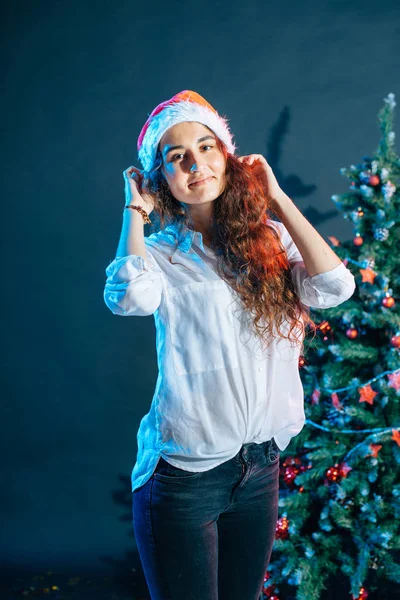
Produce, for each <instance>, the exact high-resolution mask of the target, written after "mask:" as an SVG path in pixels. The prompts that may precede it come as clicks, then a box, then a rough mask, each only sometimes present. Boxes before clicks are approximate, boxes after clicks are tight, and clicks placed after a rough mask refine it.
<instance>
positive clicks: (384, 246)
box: [263, 94, 400, 600]
mask: <svg viewBox="0 0 400 600" xmlns="http://www.w3.org/2000/svg"><path fill="white" fill-rule="evenodd" d="M395 106H396V103H395V98H394V94H389V95H388V96H387V97H386V98H384V105H383V107H382V108H381V110H380V111H379V113H378V122H379V124H380V128H381V131H382V137H381V141H380V144H379V146H378V149H377V151H376V152H375V154H374V155H373V156H372V157H368V156H365V157H363V160H362V163H360V164H357V165H351V166H350V168H343V169H341V170H340V172H341V174H342V175H343V176H345V177H346V178H347V179H348V180H349V182H350V186H349V191H348V192H347V193H344V194H340V195H334V196H332V200H333V202H334V203H335V205H336V206H337V208H338V209H340V210H341V211H343V216H344V218H345V219H349V220H350V221H351V222H352V223H353V226H354V239H352V240H350V241H348V242H343V243H340V242H339V240H337V239H336V238H335V237H330V238H328V239H329V241H330V244H331V245H332V247H333V248H334V250H335V252H336V253H337V255H338V256H339V257H340V258H341V259H342V260H343V262H344V263H345V264H346V265H347V266H348V268H349V269H350V270H351V271H352V273H353V274H354V276H355V279H356V290H355V292H354V295H353V296H352V297H351V298H350V299H349V300H348V301H346V302H344V303H342V304H341V305H339V306H337V307H335V308H330V309H325V310H323V311H322V310H320V311H319V310H314V309H312V310H311V316H312V317H313V319H314V321H315V323H316V325H317V333H316V336H315V337H314V338H310V340H308V339H307V340H306V343H305V346H304V352H303V357H301V359H300V363H299V368H300V374H301V378H302V381H303V386H304V394H305V413H306V424H305V426H304V428H303V430H302V431H301V433H300V434H299V435H298V436H296V437H295V438H293V439H292V441H291V444H290V448H288V450H287V451H286V452H282V453H281V465H280V468H281V472H280V503H279V506H280V509H279V512H280V515H279V520H278V523H277V529H276V540H275V544H274V549H273V553H272V557H271V562H270V564H269V567H268V571H267V573H266V575H265V582H264V588H263V598H269V599H271V600H286V599H287V598H288V597H291V598H296V600H317V599H319V598H323V597H324V593H326V592H324V590H327V591H329V590H328V587H329V589H332V582H335V581H338V580H342V581H344V582H345V583H346V585H347V591H346V592H345V593H344V595H340V596H339V595H333V596H330V597H332V598H340V599H341V598H342V597H343V598H349V599H350V598H353V599H360V600H361V599H364V598H367V597H369V600H371V599H372V598H379V600H386V599H387V598H394V597H395V595H396V593H397V594H398V595H397V597H400V592H399V583H400V553H399V549H400V535H399V522H400V521H399V518H400V478H399V465H400V411H399V402H398V401H399V396H400V310H399V308H400V268H399V267H400V188H399V184H398V178H399V174H400V160H399V157H398V156H397V154H396V152H395V149H394V140H395V134H394V131H393V123H394V109H395ZM328 582H329V584H328ZM284 588H285V589H286V590H288V591H287V593H286V592H284Z"/></svg>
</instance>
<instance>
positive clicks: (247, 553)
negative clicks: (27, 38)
mask: <svg viewBox="0 0 400 600" xmlns="http://www.w3.org/2000/svg"><path fill="white" fill-rule="evenodd" d="M279 456H280V453H279V448H278V446H277V445H276V442H275V440H274V439H273V438H272V440H269V441H267V442H263V443H262V444H255V443H250V444H244V445H243V446H242V447H241V449H240V451H239V452H238V453H237V454H236V456H234V457H233V458H231V459H230V460H228V461H226V462H224V463H222V464H221V465H218V466H217V467H214V468H213V469H210V470H209V471H204V472H202V473H193V472H189V471H184V470H182V469H178V468H177V467H173V466H172V465H170V464H169V463H167V462H166V461H165V460H164V459H160V461H159V463H158V465H157V467H156V470H155V472H154V473H153V475H152V476H151V477H150V479H149V480H148V481H147V482H146V483H145V484H144V485H142V486H141V487H140V488H137V489H136V490H135V491H134V492H133V527H134V533H135V539H136V543H137V547H138V551H139V556H140V560H141V563H142V566H143V571H144V574H145V577H146V582H147V585H148V588H149V591H150V595H151V599H152V600H258V598H259V597H260V594H261V589H262V585H263V581H264V574H265V571H266V569H267V566H268V563H269V560H270V556H271V552H272V547H273V544H274V540H275V528H276V522H277V519H278V496H279Z"/></svg>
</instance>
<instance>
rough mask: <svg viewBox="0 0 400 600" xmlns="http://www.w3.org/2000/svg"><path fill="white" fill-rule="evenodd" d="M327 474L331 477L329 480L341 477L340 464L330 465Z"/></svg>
mask: <svg viewBox="0 0 400 600" xmlns="http://www.w3.org/2000/svg"><path fill="white" fill-rule="evenodd" d="M326 476H327V478H328V479H329V481H337V480H338V479H339V478H340V471H339V468H338V465H335V466H334V467H329V469H328V470H327V472H326Z"/></svg>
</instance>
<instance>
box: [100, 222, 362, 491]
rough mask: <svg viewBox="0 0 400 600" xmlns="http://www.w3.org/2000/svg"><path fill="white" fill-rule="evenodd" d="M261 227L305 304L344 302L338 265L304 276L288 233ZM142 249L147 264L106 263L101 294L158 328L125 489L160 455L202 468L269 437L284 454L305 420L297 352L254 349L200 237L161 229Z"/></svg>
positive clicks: (349, 284)
mask: <svg viewBox="0 0 400 600" xmlns="http://www.w3.org/2000/svg"><path fill="white" fill-rule="evenodd" d="M269 223H270V224H272V225H273V226H274V227H276V228H277V230H278V232H279V233H280V236H281V240H282V243H283V245H284V246H285V249H286V252H287V255H288V259H289V262H290V265H291V268H292V276H293V281H294V284H295V289H296V291H297V294H298V295H299V297H300V299H301V301H302V303H303V304H305V305H306V306H310V307H316V308H320V309H321V308H328V307H332V306H337V305H338V304H340V303H342V302H344V301H345V300H347V299H348V298H350V296H351V295H352V294H353V292H354V289H355V282H354V277H353V275H352V273H351V272H350V271H349V270H348V269H347V268H346V266H345V265H344V264H343V263H341V264H339V265H338V266H337V267H335V268H334V269H332V270H331V271H328V272H326V273H319V274H317V275H314V276H312V277H310V276H309V275H308V273H307V270H306V268H305V265H304V262H303V259H302V257H301V255H300V252H299V250H298V248H297V247H296V245H295V244H294V242H293V240H292V238H291V236H290V235H289V232H288V230H287V229H286V228H285V227H284V225H283V224H282V223H279V222H277V221H271V220H270V221H269ZM145 248H146V256H147V261H145V260H144V258H143V257H141V256H138V255H130V256H122V257H116V258H115V259H114V260H113V261H112V262H111V263H110V264H109V265H108V267H107V268H106V275H107V281H106V284H105V290H104V301H105V303H106V305H107V306H108V308H109V309H110V310H111V311H112V312H113V313H114V314H116V315H122V316H127V317H128V316H137V317H143V316H147V315H153V316H154V319H155V326H156V346H157V362H158V370H159V371H158V378H157V382H156V387H155V391H154V395H153V399H152V403H151V407H150V410H149V412H148V413H147V414H146V415H145V416H144V417H143V418H142V420H141V423H140V426H139V430H138V433H137V444H138V452H137V458H136V463H135V465H134V467H133V471H132V491H134V490H135V489H137V488H138V487H140V486H141V485H143V484H144V483H146V481H147V480H148V479H149V478H150V476H151V475H152V473H153V472H154V470H155V468H156V466H157V463H158V461H159V459H160V456H162V457H163V458H164V460H167V462H169V463H170V464H172V465H174V466H176V467H179V468H181V469H185V470H188V471H207V470H208V469H212V468H213V467H216V466H218V465H219V464H221V463H223V462H225V461H227V460H229V459H231V458H232V457H233V456H235V454H236V453H237V452H238V451H239V450H240V448H241V446H242V444H245V443H249V442H255V443H262V442H264V441H266V440H270V439H271V438H272V437H274V439H275V441H276V443H277V445H278V446H279V448H280V449H281V450H284V449H285V448H286V447H287V446H288V444H289V442H290V439H291V438H292V437H293V436H295V435H297V434H298V433H299V432H300V431H301V429H302V428H303V426H304V422H305V414H304V392H303V387H302V383H301V379H300V375H299V368H298V359H299V356H300V352H301V346H299V345H298V344H297V345H294V344H293V343H290V342H288V340H284V339H282V338H276V339H275V340H273V341H272V343H271V345H270V346H269V348H267V349H265V347H261V345H260V342H259V340H258V338H257V337H256V336H255V334H254V333H252V331H251V320H249V319H248V316H249V315H248V314H246V313H245V312H244V311H243V310H241V309H240V303H239V304H237V301H238V300H237V299H238V296H237V294H236V293H235V292H234V290H233V289H232V288H231V287H230V286H229V285H228V284H227V283H226V282H225V281H224V280H223V279H221V278H220V277H219V275H217V273H216V271H215V269H214V265H215V261H216V256H215V253H214V252H213V251H212V250H211V249H210V248H208V247H207V246H204V244H203V240H202V235H201V233H199V232H196V231H192V230H190V229H188V228H187V227H184V228H183V229H182V230H178V229H177V228H176V227H175V226H173V225H169V226H167V227H166V228H165V229H164V230H161V231H158V232H156V233H153V234H151V235H150V236H148V237H145ZM246 322H247V323H248V324H250V326H249V328H246V327H243V326H244V325H245V324H246ZM286 331H289V324H288V323H287V328H286Z"/></svg>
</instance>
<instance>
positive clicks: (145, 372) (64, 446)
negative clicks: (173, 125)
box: [0, 0, 400, 574]
mask: <svg viewBox="0 0 400 600" xmlns="http://www.w3.org/2000/svg"><path fill="white" fill-rule="evenodd" d="M2 12H3V19H2V23H3V25H2V38H3V45H4V48H3V53H2V55H3V63H4V64H3V92H2V98H1V102H2V105H3V109H2V130H3V133H2V139H3V142H4V146H3V148H4V151H3V158H2V163H3V164H2V173H3V176H2V183H3V184H4V192H3V218H2V224H3V234H2V240H3V269H2V279H3V293H2V300H3V310H2V315H3V331H4V333H5V335H4V336H3V338H4V339H5V342H6V343H5V344H4V350H5V352H4V358H3V361H2V363H3V377H2V380H3V385H2V403H1V405H2V418H1V423H2V432H1V444H2V448H1V449H2V456H3V469H2V480H1V483H2V493H1V500H0V502H1V519H2V523H1V531H2V535H1V538H2V543H1V548H0V558H1V561H2V563H3V565H5V567H6V569H7V568H9V569H12V568H16V569H19V568H20V569H23V568H28V567H29V568H33V569H35V568H48V569H51V568H53V569H56V568H62V569H65V570H68V569H72V568H74V569H75V568H76V569H78V568H81V569H86V570H90V569H91V570H96V569H98V570H99V572H101V573H103V574H107V573H111V572H113V571H114V570H115V569H118V568H122V569H125V568H126V569H129V568H130V567H131V566H132V564H133V562H132V561H133V558H132V557H133V556H134V554H132V553H134V551H135V542H134V538H133V532H132V526H131V493H130V482H129V479H130V473H131V469H132V467H133V464H134V462H135V459H136V449H137V447H136V433H137V428H138V425H139V421H140V419H141V417H142V416H143V415H144V414H145V413H146V412H147V411H148V409H149V406H150V402H151V398H152V395H153V390H154V385H155V381H156V377H157V365H156V353H155V331H154V323H153V318H152V317H149V318H136V319H132V318H131V319H130V318H122V317H117V316H114V315H113V314H112V313H111V312H110V311H109V310H108V308H107V307H106V306H105V304H104V302H103V288H104V283H105V272H104V271H105V268H106V266H107V265H108V263H109V262H110V261H111V260H112V259H113V258H114V256H115V251H116V248H117V243H118V239H119V234H120V230H121V224H122V210H123V206H124V182H123V177H122V171H123V170H124V169H126V168H127V167H128V166H129V165H131V164H134V165H136V166H140V165H139V163H138V161H137V153H136V140H137V137H138V134H139V131H140V129H141V127H142V125H143V124H144V121H145V120H146V118H147V115H148V114H149V113H150V111H151V110H152V109H153V108H154V106H155V105H156V104H158V103H159V102H161V101H163V100H166V99H167V98H170V97H171V96H172V95H173V94H175V93H177V92H179V91H181V90H184V89H192V90H195V91H197V92H199V93H200V94H202V95H203V96H205V98H206V99H207V100H208V101H209V102H211V104H213V105H214V106H215V108H216V109H217V110H218V111H219V112H220V113H221V114H224V115H225V116H227V117H228V119H229V122H230V126H231V128H232V131H233V133H234V135H235V140H236V143H237V144H238V146H239V154H241V155H243V154H250V153H262V154H263V155H264V156H265V157H266V158H267V160H268V161H269V162H270V164H271V166H272V167H273V169H274V172H275V173H276V175H277V177H278V180H279V182H280V184H281V186H282V187H283V189H284V190H285V191H286V193H288V194H289V195H290V196H291V197H292V198H293V200H294V201H295V203H296V204H297V206H298V207H299V209H300V210H301V211H302V212H303V213H304V214H306V216H308V218H309V219H310V221H311V222H312V223H313V225H314V226H316V227H317V229H318V231H319V232H320V233H321V234H322V235H323V236H325V237H326V236H328V235H335V236H337V237H339V238H341V239H342V240H344V239H349V238H350V237H352V233H353V230H352V227H351V225H350V224H349V223H348V222H347V221H344V219H343V216H342V215H341V214H339V213H338V212H337V211H336V209H335V206H334V204H333V202H332V200H331V195H332V194H334V193H341V192H344V191H346V190H347V188H348V182H347V180H345V179H344V178H343V177H342V176H341V175H340V173H339V169H340V168H341V167H343V166H349V165H350V164H352V163H357V162H360V161H361V159H362V156H364V155H367V154H370V153H372V152H373V151H374V150H375V148H376V147H377V145H378V143H379V139H380V131H379V127H378V124H377V119H376V115H377V112H378V110H379V109H380V108H381V106H382V104H383V98H384V97H385V96H387V94H388V93H390V92H393V93H394V94H395V95H396V99H398V98H399V91H400V90H399V72H400V64H399V63H400V49H399V41H400V36H399V14H400V5H399V3H398V2H395V1H386V2H380V3H377V2H372V1H370V2H366V1H365V0H355V1H353V2H348V0H346V1H344V0H343V1H333V0H311V1H308V2H297V1H294V0H292V1H290V2H265V1H261V0H259V1H256V0H251V1H248V2H236V1H232V0H229V1H226V2H222V1H219V0H210V1H206V2H205V1H199V0H197V1H193V0H185V2H165V3H162V2H140V3H139V2H128V1H122V0H119V1H118V2H116V3H112V2H104V1H96V2H88V1H80V2H60V1H54V0H53V1H52V2H50V1H46V2H44V1H37V2H34V3H27V2H13V3H10V5H9V6H8V7H6V8H3V11H2ZM146 231H147V230H146ZM146 235H148V233H146ZM106 565H109V566H106Z"/></svg>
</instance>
